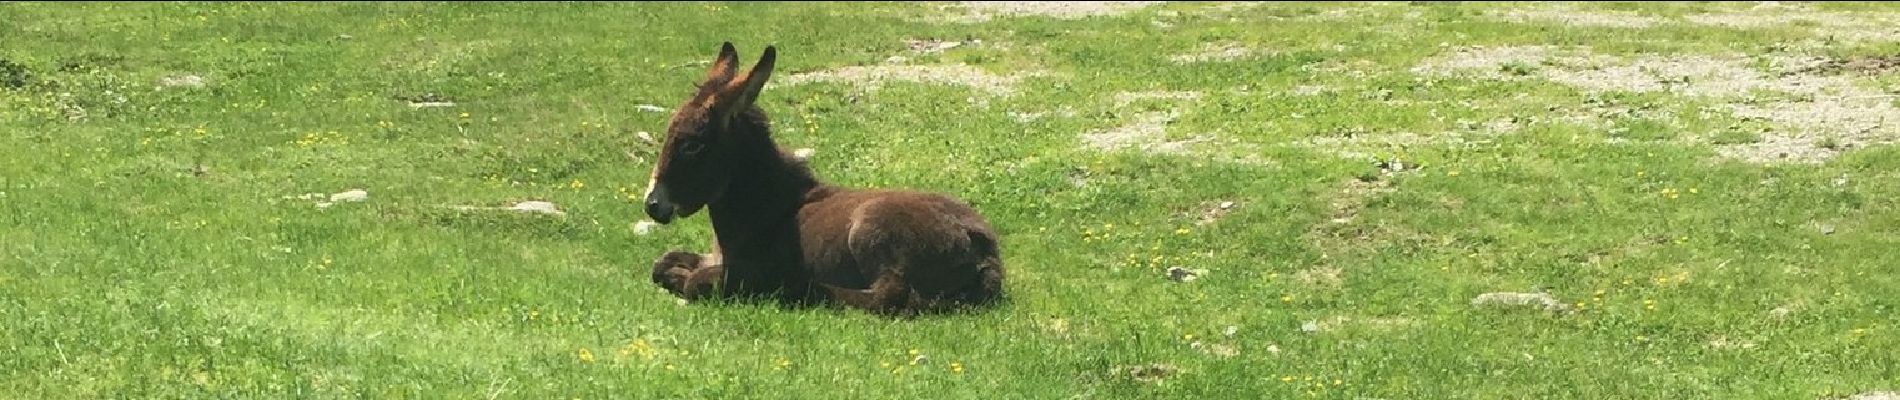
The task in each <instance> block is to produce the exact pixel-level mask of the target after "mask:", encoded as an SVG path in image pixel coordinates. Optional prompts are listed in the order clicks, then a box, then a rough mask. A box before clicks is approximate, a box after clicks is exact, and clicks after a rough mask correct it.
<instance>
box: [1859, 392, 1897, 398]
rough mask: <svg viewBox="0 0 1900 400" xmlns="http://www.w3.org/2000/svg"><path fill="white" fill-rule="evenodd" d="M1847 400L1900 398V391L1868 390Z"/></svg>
mask: <svg viewBox="0 0 1900 400" xmlns="http://www.w3.org/2000/svg"><path fill="white" fill-rule="evenodd" d="M1847 400H1900V392H1867V393H1861V394H1856V395H1854V397H1849V398H1847Z"/></svg>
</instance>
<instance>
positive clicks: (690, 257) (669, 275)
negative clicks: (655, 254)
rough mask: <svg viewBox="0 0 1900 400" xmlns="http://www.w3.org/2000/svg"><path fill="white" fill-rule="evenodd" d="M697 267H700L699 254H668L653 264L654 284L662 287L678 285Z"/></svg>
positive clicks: (676, 252) (680, 252)
mask: <svg viewBox="0 0 1900 400" xmlns="http://www.w3.org/2000/svg"><path fill="white" fill-rule="evenodd" d="M697 267H699V255H698V254H693V253H688V252H683V251H674V252H668V253H666V255H663V256H660V259H659V260H655V261H654V262H653V283H657V284H660V286H667V285H677V284H679V283H680V282H681V281H684V280H685V279H686V275H687V274H690V273H692V272H693V269H695V268H697Z"/></svg>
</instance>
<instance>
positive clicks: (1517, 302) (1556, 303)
mask: <svg viewBox="0 0 1900 400" xmlns="http://www.w3.org/2000/svg"><path fill="white" fill-rule="evenodd" d="M1471 305H1473V306H1480V307H1487V306H1488V307H1503V308H1541V309H1543V310H1544V311H1554V312H1562V311H1570V305H1569V304H1565V303H1564V302H1563V301H1561V300H1557V297H1555V296H1551V295H1550V294H1549V293H1511V292H1497V293H1485V294H1481V295H1478V297H1477V298H1474V299H1471Z"/></svg>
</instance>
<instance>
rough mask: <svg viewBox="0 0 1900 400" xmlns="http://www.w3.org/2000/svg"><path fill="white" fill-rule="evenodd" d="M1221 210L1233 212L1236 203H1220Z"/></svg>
mask: <svg viewBox="0 0 1900 400" xmlns="http://www.w3.org/2000/svg"><path fill="white" fill-rule="evenodd" d="M1220 209H1222V210H1232V209H1234V202H1231V201H1223V202H1220Z"/></svg>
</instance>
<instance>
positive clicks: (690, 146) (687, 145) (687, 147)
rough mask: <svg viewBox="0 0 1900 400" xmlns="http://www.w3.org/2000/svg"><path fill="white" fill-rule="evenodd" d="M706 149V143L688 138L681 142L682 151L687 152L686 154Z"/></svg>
mask: <svg viewBox="0 0 1900 400" xmlns="http://www.w3.org/2000/svg"><path fill="white" fill-rule="evenodd" d="M705 149H706V145H705V144H701V143H699V142H698V141H694V140H688V141H685V142H680V151H683V152H686V155H694V154H699V151H700V150H705Z"/></svg>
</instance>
